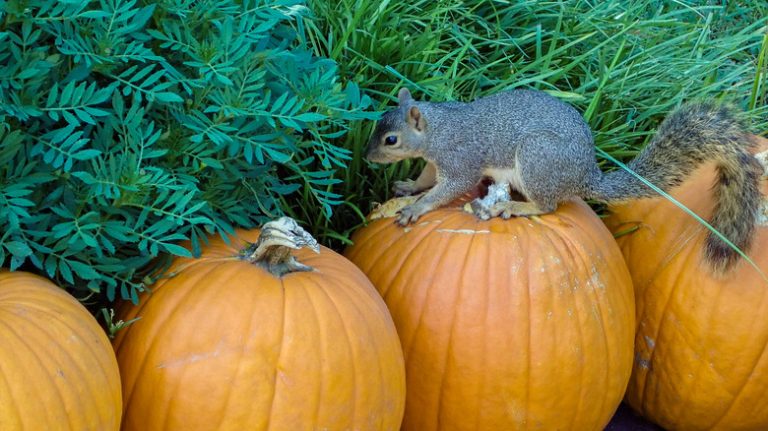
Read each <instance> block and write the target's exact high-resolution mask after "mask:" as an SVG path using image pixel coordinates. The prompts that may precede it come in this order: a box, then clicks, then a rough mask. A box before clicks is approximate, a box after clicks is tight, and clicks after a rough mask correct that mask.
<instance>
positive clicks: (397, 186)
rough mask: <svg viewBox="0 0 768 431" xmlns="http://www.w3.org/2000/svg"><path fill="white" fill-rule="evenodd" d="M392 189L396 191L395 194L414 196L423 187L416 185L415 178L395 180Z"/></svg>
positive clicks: (398, 195)
mask: <svg viewBox="0 0 768 431" xmlns="http://www.w3.org/2000/svg"><path fill="white" fill-rule="evenodd" d="M392 191H393V192H394V193H395V196H397V197H400V196H412V195H415V194H416V193H418V192H420V191H421V189H419V187H418V186H417V185H416V181H414V180H406V181H395V183H394V186H393V187H392Z"/></svg>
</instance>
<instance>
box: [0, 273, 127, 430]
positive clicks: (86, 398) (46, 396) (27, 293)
mask: <svg viewBox="0 0 768 431" xmlns="http://www.w3.org/2000/svg"><path fill="white" fill-rule="evenodd" d="M0 340H2V341H1V342H2V348H1V349H0V429H3V430H8V431H12V430H53V429H56V430H78V431H80V430H93V431H104V430H117V429H119V427H120V414H121V402H120V375H119V373H118V369H117V362H116V361H115V355H114V353H113V352H112V348H111V346H110V344H109V339H108V338H107V336H106V334H105V333H104V331H103V330H102V329H101V327H100V326H99V324H98V323H97V322H96V319H94V318H93V316H91V314H90V313H89V312H88V310H86V309H85V307H83V306H82V305H81V304H80V303H79V302H78V301H77V300H76V299H75V298H73V297H72V296H71V295H69V294H68V293H67V292H65V291H64V290H62V289H61V288H59V287H58V286H56V285H54V284H53V283H52V282H50V281H49V280H47V279H45V278H42V277H39V276H37V275H33V274H29V273H24V272H9V271H6V270H0Z"/></svg>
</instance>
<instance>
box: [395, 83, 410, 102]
mask: <svg viewBox="0 0 768 431" xmlns="http://www.w3.org/2000/svg"><path fill="white" fill-rule="evenodd" d="M397 98H398V99H399V100H400V106H403V105H405V104H406V103H408V102H410V101H411V92H410V91H408V89H407V88H406V87H403V88H401V89H400V91H398V92H397Z"/></svg>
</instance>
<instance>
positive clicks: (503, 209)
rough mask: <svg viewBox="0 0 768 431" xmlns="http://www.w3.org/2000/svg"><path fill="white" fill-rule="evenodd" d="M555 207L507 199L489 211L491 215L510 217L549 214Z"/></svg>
mask: <svg viewBox="0 0 768 431" xmlns="http://www.w3.org/2000/svg"><path fill="white" fill-rule="evenodd" d="M555 208H556V205H555V206H554V207H552V206H547V207H543V208H542V207H541V206H540V205H539V204H537V203H535V202H520V201H506V202H497V203H495V204H494V205H493V206H491V207H490V208H489V209H488V213H489V214H490V216H491V217H501V218H503V219H508V218H512V217H526V216H535V215H540V214H547V213H551V212H552V211H554V210H555Z"/></svg>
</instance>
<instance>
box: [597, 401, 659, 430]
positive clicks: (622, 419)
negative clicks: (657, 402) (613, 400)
mask: <svg viewBox="0 0 768 431" xmlns="http://www.w3.org/2000/svg"><path fill="white" fill-rule="evenodd" d="M604 431H664V429H663V428H660V427H658V426H656V425H654V424H652V423H650V422H648V421H646V420H645V419H643V418H641V417H640V416H637V415H636V414H635V413H634V412H633V411H632V410H631V409H630V408H629V407H627V406H626V405H624V404H623V403H622V404H621V406H619V410H617V411H616V414H615V415H613V419H611V422H609V423H608V426H607V427H605V430H604Z"/></svg>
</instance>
